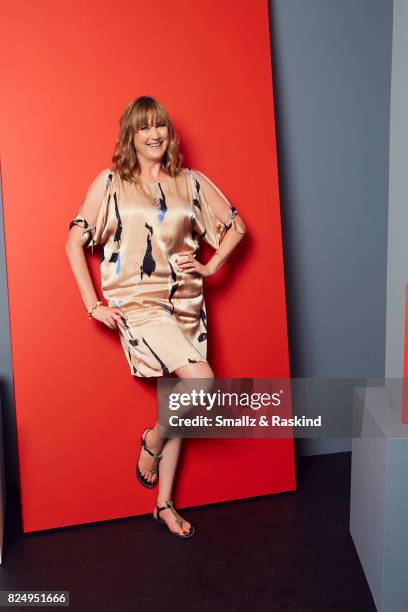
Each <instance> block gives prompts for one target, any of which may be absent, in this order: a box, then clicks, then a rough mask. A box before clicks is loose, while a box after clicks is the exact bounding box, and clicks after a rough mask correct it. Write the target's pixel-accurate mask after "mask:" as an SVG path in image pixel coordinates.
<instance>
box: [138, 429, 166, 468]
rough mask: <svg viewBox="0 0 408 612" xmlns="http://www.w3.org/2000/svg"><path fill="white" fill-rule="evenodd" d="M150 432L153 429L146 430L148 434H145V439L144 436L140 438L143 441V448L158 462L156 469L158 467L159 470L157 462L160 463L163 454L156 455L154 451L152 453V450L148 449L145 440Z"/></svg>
mask: <svg viewBox="0 0 408 612" xmlns="http://www.w3.org/2000/svg"><path fill="white" fill-rule="evenodd" d="M149 431H152V429H151V428H150V429H146V432H145V434H144V437H143V436H141V438H140V439H141V441H142V446H143V448H144V449H145V451H146V452H147V453H149V455H151V456H152V457H154V458H155V460H156V462H155V465H154V467H156V468H157V462H158V461H159V459H161V458H162V454H161V452H160V453H154V452H153V451H151V450H150V448H148V447H147V444H146V440H145V438H146V436H147V434H148V433H149Z"/></svg>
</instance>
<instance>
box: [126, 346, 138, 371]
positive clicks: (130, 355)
mask: <svg viewBox="0 0 408 612" xmlns="http://www.w3.org/2000/svg"><path fill="white" fill-rule="evenodd" d="M128 355H129V361H130V363H131V364H132V368H133V374H136V373H137V370H136V366H135V364H134V363H133V361H132V354H131V352H130V351H129V349H128Z"/></svg>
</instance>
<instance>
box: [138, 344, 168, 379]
mask: <svg viewBox="0 0 408 612" xmlns="http://www.w3.org/2000/svg"><path fill="white" fill-rule="evenodd" d="M142 340H143V342H144V343H145V345H146V346H147V348H148V349H149V351H150V352H151V354H152V355H153V356H154V357H155V358H156V359H157V361H158V362H159V364H160V367H161V369H162V370H163V376H165V375H166V374H169V371H168V369H167V367H166V366H165V364H164V363H163V361H162V360H161V359H160V357H159V356H158V355H157V354H156V353H155V352H154V350H153V349H152V348H151V346H149V344H148V343H147V342H146V340H145V339H144V338H143V337H142Z"/></svg>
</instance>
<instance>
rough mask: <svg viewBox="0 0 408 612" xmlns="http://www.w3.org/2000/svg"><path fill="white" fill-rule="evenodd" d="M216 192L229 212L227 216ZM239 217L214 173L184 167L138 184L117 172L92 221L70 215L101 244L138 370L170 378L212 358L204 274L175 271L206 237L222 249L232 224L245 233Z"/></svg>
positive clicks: (130, 358) (85, 237)
mask: <svg viewBox="0 0 408 612" xmlns="http://www.w3.org/2000/svg"><path fill="white" fill-rule="evenodd" d="M204 182H205V186H206V187H207V188H203V187H204V184H203V183H204ZM212 198H214V199H215V198H220V199H221V200H222V201H223V206H224V207H225V209H226V211H228V212H227V217H224V220H223V221H222V220H220V219H219V218H217V216H216V215H215V213H214V210H213V207H212V202H211V199H212ZM217 210H220V204H219V202H218V208H217ZM237 215H238V211H237V209H236V208H235V207H234V206H231V204H230V203H229V201H228V200H227V198H226V197H225V196H224V195H223V193H222V192H221V191H220V190H219V189H218V188H217V187H216V186H215V185H214V184H213V183H212V182H211V181H210V179H208V178H207V177H205V175H203V174H202V173H198V172H196V171H194V170H192V169H189V168H184V169H183V170H182V171H181V172H180V174H178V175H177V176H176V177H169V179H167V180H165V181H162V182H146V181H142V180H141V182H140V184H139V185H136V184H134V183H130V182H127V181H122V180H121V179H120V177H119V175H118V173H115V172H113V171H111V172H110V173H109V176H108V180H107V184H106V189H105V193H104V196H103V200H102V202H101V204H100V207H99V210H98V215H97V219H96V221H95V223H94V225H91V224H90V223H89V221H88V220H87V219H85V218H84V217H82V216H81V215H79V214H78V215H77V216H76V217H75V218H74V219H73V220H72V221H71V223H70V228H71V227H72V226H73V225H79V226H81V227H82V228H83V229H84V231H83V234H82V242H83V245H84V246H85V247H87V248H91V249H92V251H93V247H94V246H95V245H99V246H100V271H101V288H102V293H103V296H104V297H105V299H106V301H107V303H108V304H109V306H120V307H121V308H122V309H123V310H124V312H125V313H126V314H127V316H128V319H127V321H126V322H125V321H124V324H125V325H126V331H125V332H122V330H120V331H119V335H120V340H121V343H122V347H123V350H124V353H125V356H126V359H127V362H128V364H129V367H130V373H131V374H132V375H134V376H139V377H151V376H166V375H168V374H170V373H171V372H173V371H174V370H176V369H177V368H179V367H181V366H184V365H187V364H189V363H196V362H200V361H207V311H206V304H205V300H204V294H203V278H202V277H201V276H200V275H199V274H198V273H191V272H189V273H187V272H182V271H179V270H177V266H176V262H175V258H176V257H177V254H179V253H180V252H182V251H190V252H191V253H195V254H197V253H198V251H199V248H200V240H204V241H205V242H207V244H209V245H210V246H211V247H213V248H214V249H217V248H218V246H219V245H220V243H221V241H222V239H223V237H224V236H225V233H226V232H227V231H228V230H229V229H230V228H231V227H234V229H236V231H238V232H240V233H245V230H243V229H242V225H241V223H239V221H238V220H239V218H238V219H236V216H237Z"/></svg>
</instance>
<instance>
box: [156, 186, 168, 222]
mask: <svg viewBox="0 0 408 612" xmlns="http://www.w3.org/2000/svg"><path fill="white" fill-rule="evenodd" d="M158 187H159V189H160V193H161V196H162V197H161V198H159V204H158V209H159V223H163V221H164V217H165V216H166V212H167V210H168V208H167V205H166V196H165V195H164V193H163V189H162V186H161V185H160V183H158Z"/></svg>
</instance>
